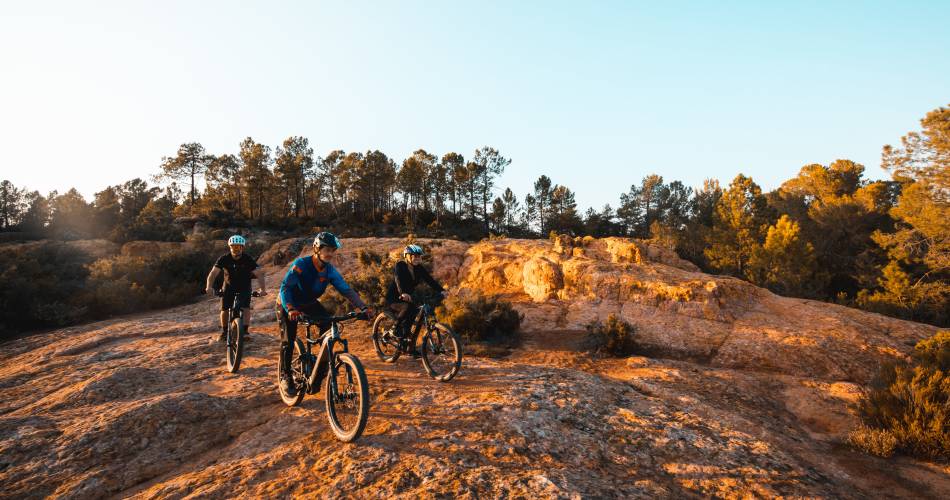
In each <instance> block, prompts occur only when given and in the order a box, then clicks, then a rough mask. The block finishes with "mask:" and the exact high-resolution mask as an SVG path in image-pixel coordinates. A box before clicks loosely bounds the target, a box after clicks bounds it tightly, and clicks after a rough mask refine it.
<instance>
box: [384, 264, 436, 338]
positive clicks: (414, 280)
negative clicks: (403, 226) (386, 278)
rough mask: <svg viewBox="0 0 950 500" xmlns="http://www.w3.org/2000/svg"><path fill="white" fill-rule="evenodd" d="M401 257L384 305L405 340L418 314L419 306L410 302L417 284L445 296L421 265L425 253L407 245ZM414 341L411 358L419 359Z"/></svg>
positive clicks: (400, 335) (397, 330)
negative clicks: (391, 314)
mask: <svg viewBox="0 0 950 500" xmlns="http://www.w3.org/2000/svg"><path fill="white" fill-rule="evenodd" d="M402 255H403V257H404V258H405V260H401V261H399V262H397V263H396V268H395V272H394V273H393V274H394V276H393V280H392V282H390V283H389V289H388V290H387V291H386V305H387V306H388V307H389V308H390V309H391V310H393V311H394V312H395V313H396V332H397V335H399V337H400V338H406V337H407V336H408V334H409V332H407V331H405V330H407V329H408V327H409V325H410V324H411V323H412V320H413V319H415V317H416V314H417V313H418V312H419V306H418V305H417V304H414V303H413V302H412V292H413V291H415V289H416V286H417V285H418V284H419V283H423V282H424V283H426V284H428V285H429V286H430V287H432V289H433V290H435V291H437V292H439V293H441V294H442V296H445V295H446V293H447V292H446V291H445V289H444V288H443V287H442V285H441V284H439V282H438V281H436V280H435V278H433V277H432V275H431V274H429V271H428V270H426V268H425V266H423V265H422V256H423V255H425V252H424V251H423V250H422V247H420V246H419V245H408V246H406V248H404V249H403V251H402ZM415 346H416V343H415V339H412V351H411V352H410V354H411V355H412V356H413V357H419V352H418V351H417V350H416V347H415Z"/></svg>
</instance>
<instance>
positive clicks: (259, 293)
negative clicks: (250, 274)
mask: <svg viewBox="0 0 950 500" xmlns="http://www.w3.org/2000/svg"><path fill="white" fill-rule="evenodd" d="M265 295H267V290H264V289H263V288H258V289H257V296H258V297H263V296H265Z"/></svg>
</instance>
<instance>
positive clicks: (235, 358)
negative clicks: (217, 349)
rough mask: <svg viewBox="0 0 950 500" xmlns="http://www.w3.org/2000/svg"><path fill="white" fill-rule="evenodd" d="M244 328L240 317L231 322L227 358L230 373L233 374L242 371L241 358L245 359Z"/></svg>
mask: <svg viewBox="0 0 950 500" xmlns="http://www.w3.org/2000/svg"><path fill="white" fill-rule="evenodd" d="M243 328H244V324H243V322H242V320H241V318H240V317H237V318H234V319H233V320H231V324H230V325H228V334H227V339H226V340H227V346H226V348H227V355H226V358H227V363H228V371H229V372H231V373H234V372H236V371H238V369H240V367H241V358H242V357H244V335H242V334H241V333H242V332H241V330H242V329H243Z"/></svg>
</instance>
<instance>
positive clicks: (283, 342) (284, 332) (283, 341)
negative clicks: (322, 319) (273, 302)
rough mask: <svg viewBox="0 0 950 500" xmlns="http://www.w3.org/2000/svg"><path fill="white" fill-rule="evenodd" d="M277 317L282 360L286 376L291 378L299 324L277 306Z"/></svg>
mask: <svg viewBox="0 0 950 500" xmlns="http://www.w3.org/2000/svg"><path fill="white" fill-rule="evenodd" d="M277 308H278V312H277V315H278V317H279V318H280V322H281V324H282V325H281V326H283V328H281V329H280V358H281V363H280V364H281V365H282V369H283V372H284V376H285V377H288V378H290V360H291V359H292V358H293V352H294V348H293V345H294V341H295V340H296V339H297V322H296V321H291V320H290V318H289V317H288V316H287V312H286V311H284V308H283V307H281V306H277Z"/></svg>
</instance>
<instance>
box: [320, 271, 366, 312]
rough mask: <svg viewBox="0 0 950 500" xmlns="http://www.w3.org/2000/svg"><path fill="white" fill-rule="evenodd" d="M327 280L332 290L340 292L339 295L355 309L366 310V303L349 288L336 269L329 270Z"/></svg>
mask: <svg viewBox="0 0 950 500" xmlns="http://www.w3.org/2000/svg"><path fill="white" fill-rule="evenodd" d="M327 278H329V280H330V284H331V285H333V288H336V291H338V292H340V295H342V296H344V297H346V299H347V300H349V301H350V303H351V304H353V307H355V308H357V309H366V303H365V302H363V299H361V298H360V294H358V293H356V290H353V288H351V287H350V285H349V284H348V283H347V282H346V280H344V279H343V276H342V275H341V274H340V272H339V271H337V270H336V268H330V272H329V273H328V276H327Z"/></svg>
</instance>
